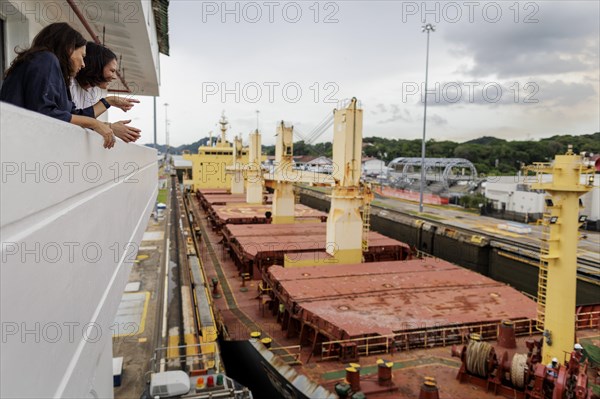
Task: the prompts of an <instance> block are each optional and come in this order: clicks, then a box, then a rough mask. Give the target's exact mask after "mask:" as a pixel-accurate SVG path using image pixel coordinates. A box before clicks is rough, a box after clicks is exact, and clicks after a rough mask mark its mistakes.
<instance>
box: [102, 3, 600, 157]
mask: <svg viewBox="0 0 600 399" xmlns="http://www.w3.org/2000/svg"><path fill="white" fill-rule="evenodd" d="M598 4H599V3H598V2H597V1H579V2H577V1H551V2H550V1H530V2H527V1H523V2H518V3H517V2H513V1H497V2H478V1H465V2H463V1H457V2H452V1H450V2H448V1H444V2H426V3H423V2H421V1H417V2H411V1H331V2H328V1H320V2H318V3H316V2H314V1H297V2H279V1H272V2H263V1H259V2H227V3H223V2H221V1H217V2H202V1H195V0H171V3H170V8H169V28H170V45H171V49H170V51H171V55H170V57H166V56H161V69H162V71H161V81H162V84H161V89H160V90H161V96H160V97H159V98H158V99H157V104H159V106H158V113H157V117H158V142H159V143H164V142H165V107H164V106H163V104H164V103H169V104H170V106H169V107H168V119H169V121H170V126H169V132H170V137H171V145H173V146H178V145H181V144H188V143H191V142H194V141H196V140H198V139H200V138H202V137H206V136H207V135H208V132H209V131H210V130H213V131H215V133H216V132H217V128H216V126H215V124H216V122H217V121H218V119H219V117H220V115H221V112H222V111H223V110H224V111H225V113H226V115H227V117H228V118H229V120H230V122H231V130H230V132H229V138H231V137H232V135H233V134H238V133H242V134H243V136H244V139H245V141H246V140H247V137H248V133H250V131H251V130H253V129H255V128H256V123H257V122H256V120H257V114H256V111H257V110H259V111H260V113H259V126H260V129H261V131H262V134H263V136H262V137H263V144H273V142H274V134H275V125H276V123H277V121H280V120H285V121H289V122H290V123H292V124H294V126H295V127H296V128H297V129H298V130H299V131H300V132H301V133H303V134H305V135H308V134H309V133H310V132H311V130H312V129H313V128H314V127H315V126H316V125H318V124H319V122H320V121H321V120H322V119H323V118H325V117H326V116H327V115H328V114H330V113H331V111H332V109H333V108H335V106H336V103H337V101H338V100H343V99H347V98H351V97H353V96H355V97H357V98H358V99H359V100H361V102H362V106H363V108H364V110H365V111H364V131H363V134H364V136H365V137H368V136H380V137H388V138H403V139H416V138H420V137H421V134H422V128H423V126H422V124H423V102H422V94H423V86H422V85H423V82H424V81H425V54H426V39H427V35H426V34H425V33H422V32H421V27H422V25H423V22H424V20H425V19H426V20H427V22H430V23H432V24H434V25H435V29H436V30H435V32H433V33H431V36H430V57H429V89H430V94H429V96H428V105H429V106H428V115H427V116H428V118H427V137H428V138H432V139H435V140H454V141H465V140H469V139H473V138H477V137H481V136H484V135H485V136H495V137H499V138H504V139H507V140H513V139H536V138H541V137H547V136H551V135H554V134H589V133H593V132H597V131H599V130H600V111H599V110H600V101H599V93H600V87H599V84H600V83H599V76H600V65H599V62H600V56H599V47H600V39H599V38H600V27H599V21H600V8H599V5H598ZM140 99H141V100H142V104H141V105H138V106H136V108H135V109H134V110H133V111H130V112H129V113H128V115H127V117H130V118H132V119H133V122H132V124H134V125H135V126H138V127H140V128H142V129H143V138H142V143H147V142H152V140H153V123H152V98H148V97H141V98H140ZM122 116H124V115H122V114H121V113H120V111H118V110H117V111H113V110H111V119H116V118H119V119H121V117H122ZM331 137H332V129H329V131H328V132H327V133H326V134H324V135H323V136H321V139H320V140H318V141H328V140H330V139H331Z"/></svg>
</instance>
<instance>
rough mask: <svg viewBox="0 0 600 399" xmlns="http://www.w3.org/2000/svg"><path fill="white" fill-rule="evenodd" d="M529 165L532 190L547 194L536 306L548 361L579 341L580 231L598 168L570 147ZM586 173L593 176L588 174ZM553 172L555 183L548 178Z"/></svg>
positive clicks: (569, 350)
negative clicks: (583, 201)
mask: <svg viewBox="0 0 600 399" xmlns="http://www.w3.org/2000/svg"><path fill="white" fill-rule="evenodd" d="M527 169H528V170H530V171H533V172H535V173H536V177H537V179H536V182H535V183H534V184H532V188H533V189H538V190H545V192H546V193H547V194H548V195H547V197H546V199H545V201H546V207H545V211H544V220H543V226H544V227H543V232H542V243H541V246H540V252H541V253H540V267H539V279H538V309H537V313H538V316H537V327H538V329H539V330H540V331H542V332H543V335H544V346H543V349H542V362H543V363H544V364H548V363H549V362H550V361H551V359H553V358H557V359H564V358H565V356H566V354H569V353H571V351H572V350H573V343H574V342H575V306H576V301H575V293H576V284H577V243H578V240H579V234H578V230H579V227H580V226H581V224H582V223H583V222H585V216H583V215H580V214H579V210H580V208H581V205H580V204H581V202H580V201H579V197H580V196H582V195H583V194H585V193H586V192H588V191H590V190H591V188H592V185H593V182H594V175H593V173H594V172H593V168H589V167H587V166H586V165H585V162H584V157H583V156H582V155H577V154H575V153H574V152H573V148H572V146H571V145H569V147H568V151H567V153H566V154H565V155H557V156H556V157H555V159H554V162H552V163H534V164H533V165H532V166H529V167H527ZM590 173H591V174H590ZM586 174H590V175H589V176H588V177H587V178H585V176H584V175H586ZM548 175H551V177H552V180H551V181H546V179H545V176H548ZM582 176H583V177H582Z"/></svg>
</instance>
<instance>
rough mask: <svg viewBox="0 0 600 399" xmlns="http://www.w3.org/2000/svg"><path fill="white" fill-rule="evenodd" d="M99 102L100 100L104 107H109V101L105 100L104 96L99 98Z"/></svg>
mask: <svg viewBox="0 0 600 399" xmlns="http://www.w3.org/2000/svg"><path fill="white" fill-rule="evenodd" d="M100 102H101V103H102V104H104V106H105V107H106V109H109V108H110V103H109V102H108V101H107V100H106V98H101V99H100Z"/></svg>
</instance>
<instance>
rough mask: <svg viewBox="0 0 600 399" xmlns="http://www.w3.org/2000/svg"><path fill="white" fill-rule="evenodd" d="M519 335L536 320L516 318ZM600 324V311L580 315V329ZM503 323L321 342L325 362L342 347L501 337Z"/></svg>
mask: <svg viewBox="0 0 600 399" xmlns="http://www.w3.org/2000/svg"><path fill="white" fill-rule="evenodd" d="M512 322H513V327H514V329H515V335H516V336H533V335H536V334H537V333H538V332H537V330H536V321H535V320H533V319H519V320H512ZM599 323H600V311H597V310H595V311H591V312H583V313H579V314H578V315H577V317H576V326H577V329H587V328H597V327H598V326H599ZM499 329H500V323H498V322H494V323H481V324H473V325H467V326H448V327H439V328H428V329H422V330H416V331H408V332H403V333H397V334H389V335H377V336H372V337H361V338H352V339H345V340H336V341H327V342H323V343H322V344H321V357H320V359H321V361H325V360H332V359H339V358H340V352H341V348H342V347H344V346H356V352H357V354H358V356H370V355H375V354H381V353H394V352H399V351H403V350H410V349H426V348H432V347H436V346H441V347H444V346H448V345H459V344H460V345H464V344H466V343H467V341H468V337H469V334H472V333H476V334H479V335H480V336H481V337H482V338H483V339H484V340H494V339H497V338H498V334H499Z"/></svg>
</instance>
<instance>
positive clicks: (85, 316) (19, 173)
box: [0, 0, 166, 398]
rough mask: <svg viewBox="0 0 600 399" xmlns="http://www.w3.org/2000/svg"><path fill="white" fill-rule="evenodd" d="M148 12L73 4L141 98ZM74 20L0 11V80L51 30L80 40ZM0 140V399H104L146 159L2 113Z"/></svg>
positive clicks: (151, 81) (152, 59) (147, 205)
mask: <svg viewBox="0 0 600 399" xmlns="http://www.w3.org/2000/svg"><path fill="white" fill-rule="evenodd" d="M155 3H157V2H155V1H152V2H151V1H145V0H126V1H89V0H78V1H76V2H72V4H73V6H74V7H77V8H79V9H80V11H82V12H81V14H82V15H83V16H84V17H85V16H87V17H88V20H86V22H87V25H88V26H89V27H90V29H91V30H93V33H94V35H97V36H99V37H102V32H103V29H104V27H105V28H106V36H105V37H106V44H107V45H109V47H111V48H112V50H113V51H114V52H115V53H116V54H122V55H123V59H122V66H124V67H125V69H126V71H127V81H125V83H127V86H129V87H130V89H131V91H135V94H142V95H148V96H153V95H158V89H159V86H158V82H159V76H158V71H159V37H160V35H159V34H157V27H156V25H155V16H154V11H153V6H156V5H157V4H155ZM158 6H159V7H160V5H158ZM132 10H134V11H137V12H136V14H135V17H134V18H129V19H128V20H126V21H125V20H124V18H126V17H128V16H130V14H131V11H132ZM127 12H129V14H128V13H127ZM76 15H77V13H76V12H75V10H74V9H71V6H70V5H69V3H68V2H63V1H56V2H51V1H28V0H19V1H7V0H0V31H1V33H2V34H1V35H0V41H1V43H0V44H1V45H2V49H3V54H4V55H5V56H6V59H2V60H0V66H1V69H2V71H4V70H5V69H6V67H7V66H8V65H10V62H11V61H12V59H13V58H14V56H15V54H14V51H13V49H14V48H15V46H19V47H21V48H26V47H29V45H30V43H31V40H32V39H33V37H34V36H35V35H36V34H37V32H39V31H40V30H41V29H42V27H43V26H46V25H48V24H49V23H51V22H68V23H70V24H71V25H72V26H73V27H75V28H76V29H78V30H79V31H80V32H81V33H82V34H84V37H86V38H87V39H88V40H91V39H92V35H91V34H90V33H89V32H87V31H86V29H85V28H84V24H83V22H81V21H80V20H79V19H78V17H77V16H76ZM161 15H162V17H165V18H166V15H164V13H163V14H161ZM162 27H164V26H162ZM161 29H162V28H161ZM159 30H160V29H159ZM162 38H163V39H164V37H162ZM0 53H2V52H1V51H0ZM125 83H123V82H120V83H119V84H118V86H117V87H115V89H118V90H123V89H124V88H125V86H126V85H125ZM146 101H148V100H146ZM150 101H151V100H150ZM0 129H1V130H0V135H1V143H2V145H1V146H0V157H1V159H2V182H1V189H0V204H1V209H0V216H1V217H0V236H1V240H2V242H1V244H2V245H1V247H0V254H1V256H2V267H1V268H0V324H1V326H2V341H1V342H0V353H1V354H2V355H1V360H0V361H1V365H0V381H1V382H0V397H3V398H4V397H6V398H8V397H10V398H34V397H37V398H49V397H55V398H57V397H60V398H98V397H101V398H111V397H112V396H113V375H112V333H113V330H114V327H115V325H114V321H115V315H116V312H117V308H118V305H119V302H120V300H121V296H122V294H123V290H124V288H125V285H126V283H127V280H128V277H129V272H130V270H131V266H132V264H133V261H134V260H135V255H136V252H137V248H139V244H140V242H141V239H142V235H143V233H144V230H145V227H146V225H147V223H148V219H149V216H150V213H151V211H152V209H153V207H154V204H155V201H156V195H157V174H158V170H157V162H156V150H154V149H151V148H148V147H145V146H139V145H135V144H125V143H123V142H120V141H119V140H118V142H117V144H116V145H115V147H114V148H113V149H111V150H105V149H104V148H103V147H102V143H103V140H102V138H101V137H100V135H98V134H97V133H95V132H91V131H84V130H82V129H81V128H80V127H78V126H75V125H72V124H69V123H65V122H62V121H59V120H57V119H52V118H49V117H47V116H45V115H41V114H38V113H35V112H31V111H28V110H25V109H21V108H17V107H14V106H12V105H9V104H5V103H0Z"/></svg>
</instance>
